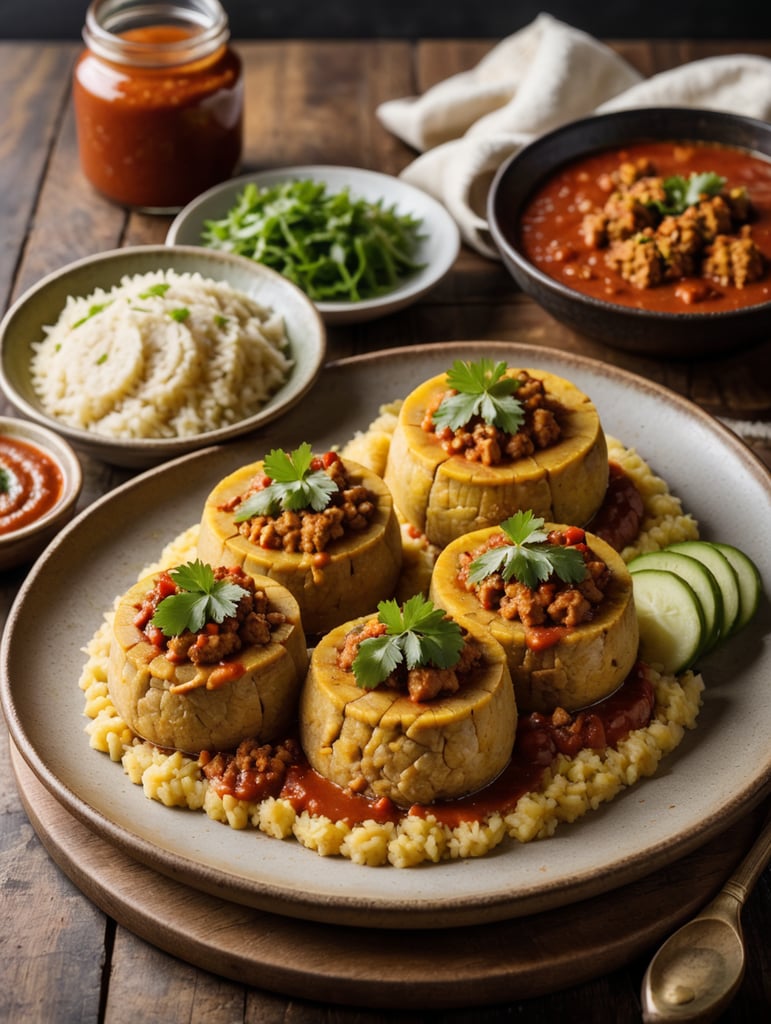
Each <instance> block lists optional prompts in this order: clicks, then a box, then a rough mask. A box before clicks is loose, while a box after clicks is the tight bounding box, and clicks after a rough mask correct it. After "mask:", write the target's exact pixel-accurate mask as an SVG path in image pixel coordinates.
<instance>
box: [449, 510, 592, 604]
mask: <svg viewBox="0 0 771 1024" xmlns="http://www.w3.org/2000/svg"><path fill="white" fill-rule="evenodd" d="M543 522H544V521H543V519H542V518H541V517H539V516H534V515H533V513H532V512H529V511H528V512H523V511H520V512H516V513H515V514H514V515H513V516H511V517H510V518H509V519H507V520H506V521H505V522H503V523H501V530H502V531H503V533H504V534H505V535H506V537H507V538H508V540H509V543H508V544H502V545H501V546H500V547H495V548H490V549H489V550H488V551H485V552H483V554H481V555H480V556H479V557H478V558H475V559H474V561H473V562H472V563H471V565H470V566H469V574H468V579H469V582H470V583H479V582H481V581H482V580H483V579H485V578H486V577H487V576H490V575H491V574H492V573H495V572H499V573H500V574H501V576H502V577H503V579H504V580H505V581H506V582H507V583H508V582H509V581H510V580H512V579H516V580H517V581H518V582H519V583H523V584H524V585H525V586H526V587H530V589H531V590H534V589H535V588H536V587H537V586H538V584H539V583H544V582H545V581H546V580H548V579H549V577H550V576H552V575H553V574H556V575H557V576H558V577H559V578H560V579H561V580H563V582H565V583H580V582H581V580H583V579H584V578H585V577H586V573H587V569H586V563H585V562H584V559H583V556H582V554H581V552H580V551H577V550H576V549H575V548H574V547H570V546H566V545H562V544H548V543H546V537H547V534H546V533H544V531H543V530H542V529H541V527H542V526H543Z"/></svg>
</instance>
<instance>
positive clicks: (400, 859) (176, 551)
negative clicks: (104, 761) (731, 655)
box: [80, 403, 704, 868]
mask: <svg viewBox="0 0 771 1024" xmlns="http://www.w3.org/2000/svg"><path fill="white" fill-rule="evenodd" d="M397 409H398V404H397V403H394V404H392V405H390V406H385V407H383V409H382V410H381V415H380V416H379V417H378V419H377V420H376V421H375V422H374V423H373V424H372V425H371V427H370V429H369V430H368V431H365V432H363V433H362V434H360V435H357V436H356V437H355V438H353V439H352V440H351V441H350V442H349V443H348V445H346V446H345V447H344V448H343V455H344V456H345V455H348V457H350V458H352V459H355V460H356V461H358V462H361V463H363V464H365V465H368V466H370V467H371V468H372V469H374V470H375V471H376V472H380V473H382V471H383V468H384V466H385V458H386V456H387V453H388V441H389V438H390V434H391V432H392V430H393V424H394V423H395V414H396V411H397ZM608 450H609V456H610V459H611V460H612V461H615V462H618V463H619V464H620V465H621V466H622V467H623V468H624V470H625V471H626V472H627V473H628V474H629V475H630V476H631V477H632V479H633V480H634V482H635V484H636V485H637V487H638V489H639V491H640V493H641V494H642V496H643V502H644V506H645V518H644V522H643V526H642V530H641V532H640V535H639V536H638V538H637V541H636V543H635V544H634V545H632V546H629V547H628V548H625V549H624V551H623V552H622V557H623V558H624V559H625V561H629V560H630V559H632V558H633V557H634V556H635V555H637V554H639V553H640V552H642V551H652V550H656V549H658V548H662V547H665V546H666V545H667V544H671V543H674V542H675V541H679V540H692V539H696V538H697V537H698V524H697V523H696V521H695V520H694V519H693V518H692V517H691V516H690V515H687V514H684V513H683V510H682V506H681V502H680V501H679V499H678V498H677V497H676V496H675V495H673V494H672V493H671V492H670V490H669V488H668V486H667V484H666V483H665V481H664V480H662V479H661V478H660V477H658V476H656V475H655V474H654V473H653V471H652V470H651V468H650V467H649V466H648V465H647V463H646V462H645V461H644V459H643V458H642V457H641V456H640V455H639V454H638V453H637V452H636V451H635V450H634V449H629V448H625V447H624V446H623V445H622V444H621V443H620V442H619V441H617V440H616V439H614V438H608ZM197 535H198V527H197V525H196V526H192V527H190V528H189V529H188V530H186V531H185V532H184V533H182V534H181V535H180V536H179V537H177V538H175V539H174V540H173V541H172V542H171V543H170V544H168V545H167V547H166V548H165V549H164V550H163V551H162V552H160V553H159V558H158V561H157V562H156V563H154V564H153V565H149V566H147V567H145V569H144V570H143V571H142V573H141V574H140V576H145V575H149V574H150V573H152V572H155V571H157V570H158V569H160V568H165V567H169V566H173V565H178V564H180V563H181V562H184V561H186V560H188V559H189V558H191V557H195V543H196V538H197ZM402 536H403V544H404V554H405V566H404V573H403V579H402V585H401V587H400V590H401V591H402V593H403V596H404V597H408V596H410V595H412V594H413V593H415V592H416V590H418V589H425V588H426V587H427V584H428V580H429V578H430V574H431V567H432V566H433V561H434V558H435V556H436V553H437V552H436V551H435V550H434V549H432V548H431V546H430V545H428V544H427V543H426V541H425V539H424V538H420V537H415V536H414V535H413V534H412V532H411V531H410V530H408V529H407V528H406V527H405V528H404V529H403V532H402ZM116 601H117V599H116ZM112 615H113V610H110V611H109V612H108V613H106V614H105V618H104V622H103V623H102V625H101V627H100V628H99V630H98V631H97V632H96V633H95V635H94V636H93V637H92V638H91V640H90V642H89V644H88V646H87V647H86V649H85V653H86V655H87V660H86V663H85V666H84V669H83V672H82V674H81V679H80V687H81V689H82V690H83V692H84V697H85V714H86V716H87V718H88V719H89V722H88V724H87V726H86V731H87V733H88V735H89V738H90V745H91V746H92V747H93V748H94V749H95V750H99V751H102V752H104V753H107V754H108V755H109V756H110V758H111V759H112V760H113V761H116V762H118V761H120V762H121V764H122V765H123V770H124V772H125V773H126V774H127V775H128V777H129V779H130V780H131V781H132V782H133V783H135V784H136V785H141V786H142V788H143V790H144V793H145V795H146V796H147V797H148V799H151V800H157V801H159V802H161V803H162V804H165V805H166V806H168V807H185V808H188V809H190V810H193V811H202V812H203V813H205V814H207V815H208V816H209V817H210V818H211V819H213V820H215V821H220V822H223V823H224V824H227V825H229V826H230V827H231V828H236V829H244V828H252V829H258V830H259V831H261V832H263V833H265V834H266V835H268V836H272V837H274V838H276V839H290V838H292V837H294V839H296V840H297V841H298V842H300V843H301V844H302V845H303V846H305V847H307V848H308V849H309V850H315V851H316V852H317V853H318V854H319V855H321V856H325V857H326V856H342V857H346V858H348V859H349V860H351V861H353V862H354V863H356V864H363V865H369V866H373V867H374V866H380V865H385V864H391V865H393V866H395V867H400V868H403V867H412V866H414V865H417V864H422V863H425V862H434V863H436V862H438V861H442V860H452V859H464V858H469V857H481V856H484V855H485V854H486V853H488V852H489V851H490V850H492V849H494V848H495V847H496V846H498V845H499V844H500V843H501V842H503V841H504V840H507V839H508V840H509V841H514V842H520V843H527V842H530V841H532V840H535V839H544V838H546V837H548V836H550V835H552V834H553V832H554V830H555V829H556V828H557V826H558V825H559V824H560V823H561V822H571V821H575V820H576V819H578V818H580V817H581V816H582V815H584V814H586V813H587V812H588V811H590V810H594V809H596V808H597V807H599V806H600V804H603V803H607V802H608V801H610V800H612V799H613V798H614V797H615V796H616V794H617V793H618V792H619V791H620V790H622V789H624V788H625V787H628V786H632V785H634V784H635V783H636V782H638V781H639V780H640V779H641V778H643V777H645V776H649V775H652V774H653V773H654V772H655V771H656V768H657V766H658V763H659V761H660V760H661V758H662V757H664V756H665V755H666V754H668V753H669V752H670V751H672V750H673V749H674V748H675V747H676V746H677V745H678V744H679V743H680V741H681V739H682V737H683V735H684V734H685V730H686V729H692V728H694V727H695V725H696V719H697V716H698V712H699V707H700V705H701V695H702V691H703V689H704V684H703V681H702V679H701V676H699V675H696V674H694V673H692V672H686V673H683V674H682V675H680V676H677V677H674V676H668V675H664V674H663V673H662V672H660V671H657V670H656V667H655V666H653V668H652V669H651V673H652V678H653V682H654V687H655V694H656V706H655V710H654V714H653V717H652V719H651V722H650V723H649V725H648V726H647V727H646V728H644V729H638V730H635V731H634V732H632V733H630V734H629V735H628V736H627V737H626V739H624V740H622V741H621V742H620V743H619V744H618V746H617V748H615V749H607V750H604V751H601V752H597V751H593V750H582V751H581V752H580V753H579V754H578V755H577V756H575V757H565V756H559V757H558V758H557V760H556V761H555V762H554V764H553V765H552V766H551V768H550V769H549V770H547V772H546V773H545V775H544V778H543V780H542V783H541V786H540V787H539V788H538V790H536V791H533V792H530V793H527V794H525V795H524V796H523V797H521V799H520V800H519V801H518V803H517V805H516V807H515V809H514V810H513V811H512V812H511V813H509V814H506V815H501V814H492V815H489V816H488V817H487V818H486V819H485V820H484V821H482V822H466V823H463V824H461V825H459V826H458V827H456V828H449V827H447V826H445V825H443V824H441V823H439V822H437V821H436V819H435V818H433V817H431V816H429V817H427V818H423V817H417V816H412V815H407V816H405V817H404V818H403V819H402V820H401V821H400V822H399V823H398V824H393V823H390V822H389V823H386V824H382V823H378V822H375V821H365V822H363V823H361V824H358V825H353V826H349V825H347V824H346V823H345V822H340V821H332V820H330V819H329V818H326V817H323V816H315V815H310V814H308V813H306V812H303V813H300V814H298V813H296V812H295V810H294V808H293V807H292V805H291V804H290V803H289V802H288V801H286V800H282V799H274V798H270V799H267V800H263V801H261V802H255V803H250V802H247V801H244V800H238V799H236V798H235V797H230V796H224V797H220V796H219V795H218V794H217V793H216V792H215V789H214V787H213V786H210V785H209V783H208V781H207V779H206V778H205V776H204V774H203V771H202V769H201V766H200V764H199V762H198V761H197V760H196V759H194V758H191V757H187V756H185V755H184V754H182V753H181V752H179V751H177V752H175V753H172V754H169V753H168V752H164V751H161V750H159V749H157V748H156V747H154V746H152V744H150V743H147V742H144V741H142V740H140V739H138V738H137V737H136V736H134V735H133V734H132V732H131V730H130V729H129V728H128V726H127V725H126V724H125V722H123V720H122V719H121V718H120V716H119V715H118V713H117V712H116V710H115V708H114V707H113V705H112V702H111V701H110V696H109V692H108V686H107V667H108V660H109V646H110V630H111V620H112Z"/></svg>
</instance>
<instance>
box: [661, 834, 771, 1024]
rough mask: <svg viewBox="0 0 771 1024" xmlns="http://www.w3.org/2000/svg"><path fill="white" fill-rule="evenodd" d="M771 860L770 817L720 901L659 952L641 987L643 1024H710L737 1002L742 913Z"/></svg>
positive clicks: (741, 969)
mask: <svg viewBox="0 0 771 1024" xmlns="http://www.w3.org/2000/svg"><path fill="white" fill-rule="evenodd" d="M769 858H771V815H770V816H769V817H768V819H767V820H766V823H765V825H764V827H763V831H762V832H761V833H760V835H759V836H758V838H757V839H756V840H755V842H754V843H753V845H752V847H751V849H750V851H749V853H748V854H747V856H746V857H745V858H744V860H743V861H742V862H741V864H740V865H739V867H738V868H737V869H736V871H735V872H734V873H733V875H732V876H731V877H730V878H729V879H728V881H727V882H726V883H725V885H724V886H723V888H722V889H721V890H720V892H719V893H718V894H717V896H716V897H715V898H714V899H713V900H712V902H711V903H709V904H708V905H707V906H706V907H705V908H704V910H702V912H701V913H700V914H699V915H698V916H697V917H695V918H693V920H691V921H688V922H687V923H686V924H684V925H683V926H682V927H681V928H679V929H678V930H677V931H676V932H675V933H674V934H673V935H671V936H670V937H669V938H668V939H667V940H666V942H665V943H664V944H663V946H661V948H660V949H659V950H658V952H657V953H656V955H655V956H654V957H653V959H652V960H651V962H650V964H649V965H648V970H647V971H646V972H645V977H644V978H643V983H642V1008H643V1020H644V1021H645V1024H672V1022H678V1024H687V1022H697V1021H698V1024H707V1022H709V1021H713V1020H714V1019H715V1018H716V1017H717V1016H718V1015H719V1014H720V1013H722V1011H723V1010H725V1008H726V1007H727V1006H728V1004H729V1003H730V1002H731V1000H732V999H733V997H734V995H735V994H736V991H737V989H738V988H739V985H740V984H741V981H742V978H743V977H744V966H745V956H744V941H743V938H742V926H741V911H742V907H743V906H744V903H745V901H746V899H747V896H748V895H749V893H750V891H751V890H752V887H753V885H754V884H755V882H756V881H757V880H758V878H759V876H760V873H761V872H762V871H763V869H764V868H765V866H766V864H767V863H768V861H769Z"/></svg>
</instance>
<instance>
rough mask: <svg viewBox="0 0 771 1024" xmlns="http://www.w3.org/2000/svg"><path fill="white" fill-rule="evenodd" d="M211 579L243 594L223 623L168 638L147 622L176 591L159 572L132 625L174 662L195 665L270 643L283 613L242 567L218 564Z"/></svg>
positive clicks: (208, 663) (166, 577) (168, 579)
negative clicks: (233, 585)
mask: <svg viewBox="0 0 771 1024" xmlns="http://www.w3.org/2000/svg"><path fill="white" fill-rule="evenodd" d="M214 578H215V579H216V580H224V581H225V582H227V583H234V584H235V585H236V586H239V587H241V588H242V589H243V590H244V591H245V593H244V594H243V595H242V597H241V599H240V601H239V602H238V605H237V607H236V612H235V615H232V616H228V617H227V618H225V619H223V620H222V622H207V623H206V624H205V625H204V627H203V629H201V630H199V631H198V632H197V633H194V632H192V631H191V630H185V632H184V633H180V635H179V636H172V637H167V636H164V634H163V633H162V632H161V630H160V629H158V628H157V627H156V626H153V625H152V624H151V622H150V620H151V619H152V617H153V615H154V614H155V609H156V608H157V607H158V605H159V604H160V602H161V601H162V600H163V599H164V598H166V597H169V596H170V595H171V594H176V593H178V592H179V588H178V587H177V585H176V583H175V582H174V580H173V579H172V578H171V576H170V575H169V573H167V572H164V573H161V574H160V576H159V577H158V579H157V580H156V583H155V586H154V587H153V588H152V590H150V591H149V592H148V594H147V595H146V597H145V599H144V601H143V603H142V604H141V606H140V607H139V608H138V611H137V616H136V618H135V620H134V624H135V625H136V627H137V629H141V630H142V632H143V633H144V634H145V636H146V637H147V639H148V640H149V641H150V643H151V644H153V646H154V647H158V648H160V650H161V651H162V652H164V653H165V654H166V657H167V658H168V660H169V661H171V662H173V663H174V664H175V665H176V664H182V663H184V662H192V664H194V665H216V664H218V663H219V662H221V661H223V660H224V659H226V658H230V657H232V656H233V655H235V654H238V653H239V651H241V650H243V649H244V648H245V647H263V646H265V645H266V644H269V643H270V642H271V632H272V631H273V630H274V629H275V628H276V627H277V626H280V625H281V624H282V623H283V622H285V620H286V617H285V616H284V614H283V613H282V612H278V611H275V610H272V609H271V606H270V602H269V601H268V597H267V595H266V594H265V591H264V590H262V589H261V588H260V587H257V586H256V584H255V582H254V580H253V579H252V578H251V576H249V575H247V574H246V573H245V572H244V571H243V569H241V568H240V567H239V568H233V569H228V568H225V567H224V566H218V567H217V568H215V569H214Z"/></svg>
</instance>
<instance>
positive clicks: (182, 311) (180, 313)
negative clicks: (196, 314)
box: [169, 306, 190, 324]
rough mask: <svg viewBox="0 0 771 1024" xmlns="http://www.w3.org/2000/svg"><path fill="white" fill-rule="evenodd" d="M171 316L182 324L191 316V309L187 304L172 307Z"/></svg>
mask: <svg viewBox="0 0 771 1024" xmlns="http://www.w3.org/2000/svg"><path fill="white" fill-rule="evenodd" d="M169 316H170V317H171V319H172V320H176V321H177V323H178V324H181V323H182V322H183V321H185V320H187V318H188V317H189V316H190V310H189V309H187V308H186V307H185V306H180V307H179V308H178V309H170V310H169Z"/></svg>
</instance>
